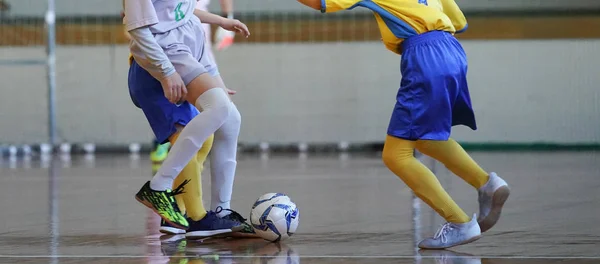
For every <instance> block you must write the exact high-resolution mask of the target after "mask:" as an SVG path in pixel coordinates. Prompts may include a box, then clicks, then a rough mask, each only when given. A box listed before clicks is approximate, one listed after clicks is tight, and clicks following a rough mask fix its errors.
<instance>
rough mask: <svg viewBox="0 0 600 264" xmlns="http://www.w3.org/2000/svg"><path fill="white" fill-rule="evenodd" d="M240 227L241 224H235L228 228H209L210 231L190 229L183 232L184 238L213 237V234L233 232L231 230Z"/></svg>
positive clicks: (234, 230)
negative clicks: (190, 230)
mask: <svg viewBox="0 0 600 264" xmlns="http://www.w3.org/2000/svg"><path fill="white" fill-rule="evenodd" d="M242 229H243V228H242V227H241V226H235V227H232V228H230V229H217V230H210V231H192V232H187V233H185V238H187V239H203V238H208V237H214V236H219V235H223V234H228V233H233V232H239V231H241V230H242Z"/></svg>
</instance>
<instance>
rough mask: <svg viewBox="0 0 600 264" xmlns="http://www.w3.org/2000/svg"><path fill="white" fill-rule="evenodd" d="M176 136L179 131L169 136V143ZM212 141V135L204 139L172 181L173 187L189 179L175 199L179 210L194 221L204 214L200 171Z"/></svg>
mask: <svg viewBox="0 0 600 264" xmlns="http://www.w3.org/2000/svg"><path fill="white" fill-rule="evenodd" d="M178 136H179V133H177V134H175V135H173V136H171V138H170V139H169V141H171V144H174V143H175V141H176V140H177V137H178ZM212 142H213V137H212V136H210V137H209V138H208V139H207V140H206V141H204V144H203V145H202V148H200V150H199V151H198V153H197V154H196V157H195V158H192V159H191V160H190V162H189V163H188V164H187V165H186V166H185V167H184V168H183V170H182V171H181V172H180V173H179V175H178V176H177V178H175V181H174V182H173V188H176V187H177V186H179V185H180V184H181V183H182V182H183V181H185V180H190V182H189V183H188V184H187V185H186V186H185V190H184V192H183V194H181V195H177V196H175V199H176V200H177V205H178V206H179V209H180V210H181V212H182V213H187V216H188V217H189V218H191V219H192V220H194V221H198V220H200V219H202V218H204V216H206V209H205V208H204V203H203V202H202V171H203V170H204V161H205V160H206V158H207V157H208V153H209V152H210V149H211V147H212Z"/></svg>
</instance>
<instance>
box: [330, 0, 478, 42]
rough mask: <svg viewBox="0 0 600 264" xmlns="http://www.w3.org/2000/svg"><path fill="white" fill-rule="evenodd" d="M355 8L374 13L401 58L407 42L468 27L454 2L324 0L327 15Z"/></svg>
mask: <svg viewBox="0 0 600 264" xmlns="http://www.w3.org/2000/svg"><path fill="white" fill-rule="evenodd" d="M355 7H364V8H368V9H370V10H371V11H373V13H374V14H375V19H376V20H377V25H378V26H379V31H380V32H381V37H382V39H383V42H384V44H385V46H386V48H387V49H389V50H391V51H393V52H395V53H397V54H401V51H400V45H401V44H402V41H403V40H404V39H406V38H409V37H412V36H415V35H418V34H421V33H425V32H429V31H435V30H440V31H447V32H450V33H453V34H455V33H461V32H463V31H465V30H466V29H467V27H468V24H467V19H466V18H465V15H464V14H463V13H462V11H461V10H460V8H459V7H458V5H457V4H456V2H454V0H321V12H323V13H331V12H337V11H340V10H350V9H353V8H355Z"/></svg>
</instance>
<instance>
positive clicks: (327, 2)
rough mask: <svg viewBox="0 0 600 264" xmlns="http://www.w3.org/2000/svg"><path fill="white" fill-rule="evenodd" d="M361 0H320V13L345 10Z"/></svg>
mask: <svg viewBox="0 0 600 264" xmlns="http://www.w3.org/2000/svg"><path fill="white" fill-rule="evenodd" d="M361 1H362V0H321V13H333V12H337V11H340V10H346V9H349V8H351V7H352V6H354V5H356V4H357V3H358V2H361Z"/></svg>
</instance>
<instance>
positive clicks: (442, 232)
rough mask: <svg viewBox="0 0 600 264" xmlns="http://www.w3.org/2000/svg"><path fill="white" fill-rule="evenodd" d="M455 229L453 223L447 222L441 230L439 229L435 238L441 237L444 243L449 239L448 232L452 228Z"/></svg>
mask: <svg viewBox="0 0 600 264" xmlns="http://www.w3.org/2000/svg"><path fill="white" fill-rule="evenodd" d="M452 229H454V227H453V226H452V223H445V224H444V225H442V227H441V228H440V230H438V231H437V232H436V233H435V235H434V236H433V239H441V240H442V243H446V242H447V241H448V239H447V238H446V234H447V233H448V232H450V230H452Z"/></svg>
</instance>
